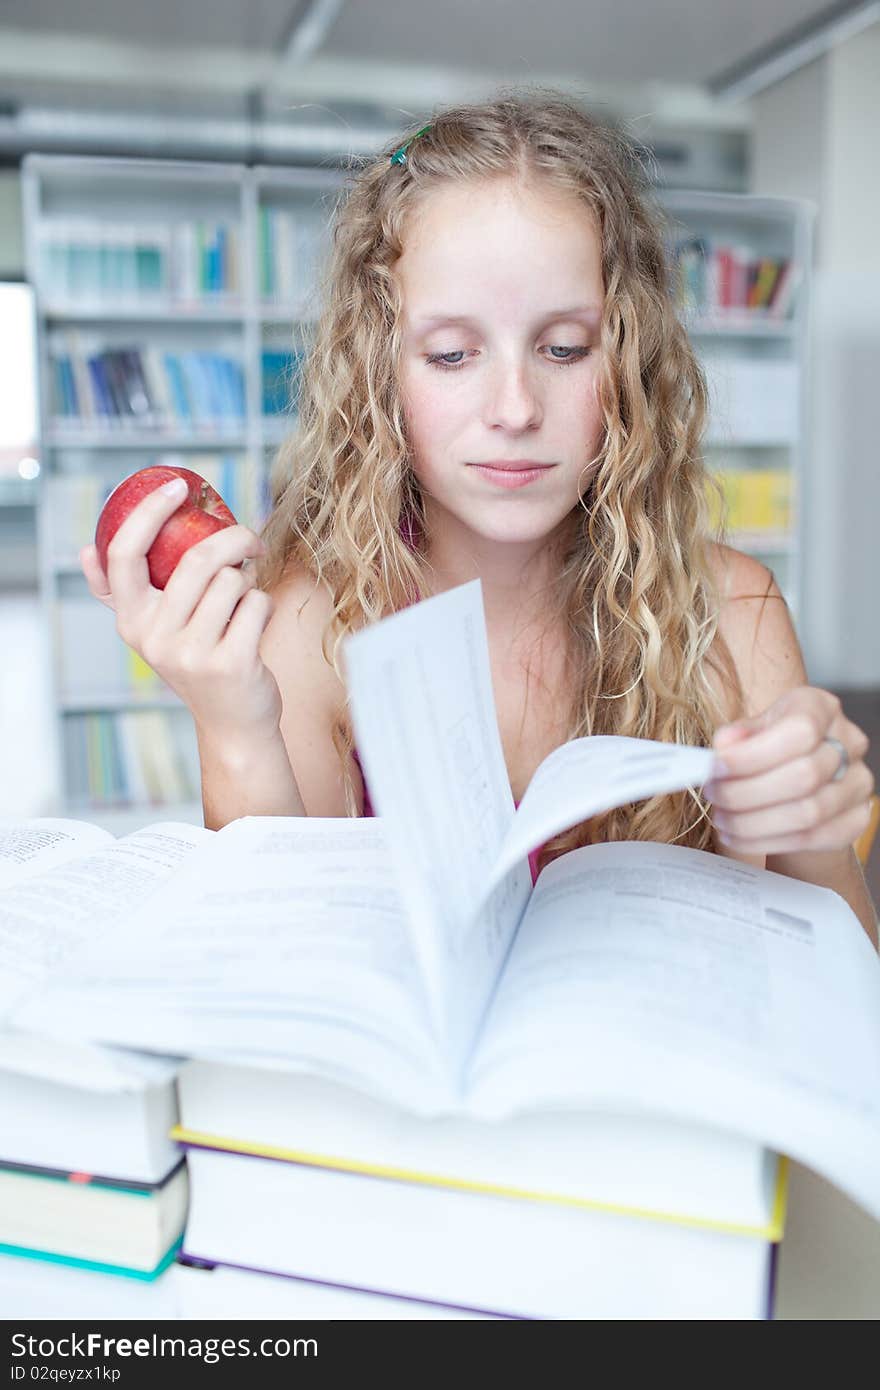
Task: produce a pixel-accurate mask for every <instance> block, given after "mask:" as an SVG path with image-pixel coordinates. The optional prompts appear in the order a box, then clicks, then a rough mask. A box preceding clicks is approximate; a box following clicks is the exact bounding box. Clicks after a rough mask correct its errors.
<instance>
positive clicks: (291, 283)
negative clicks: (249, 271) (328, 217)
mask: <svg viewBox="0 0 880 1390" xmlns="http://www.w3.org/2000/svg"><path fill="white" fill-rule="evenodd" d="M324 236H325V223H324V219H323V218H322V217H321V215H320V213H319V212H318V210H317V209H314V208H308V207H305V206H303V207H300V208H297V209H293V208H280V207H268V206H263V207H261V208H260V211H259V238H258V257H259V273H258V278H259V289H260V296H261V298H262V299H263V300H264V301H267V302H268V301H272V300H274V301H276V302H277V303H279V304H282V305H296V304H298V303H299V302H300V301H301V300H303V299H305V297H306V296H307V295H308V294H309V293H310V292H311V291H312V289H313V288H314V283H315V273H316V269H317V262H318V257H319V254H320V249H321V244H322V242H323V240H324Z"/></svg>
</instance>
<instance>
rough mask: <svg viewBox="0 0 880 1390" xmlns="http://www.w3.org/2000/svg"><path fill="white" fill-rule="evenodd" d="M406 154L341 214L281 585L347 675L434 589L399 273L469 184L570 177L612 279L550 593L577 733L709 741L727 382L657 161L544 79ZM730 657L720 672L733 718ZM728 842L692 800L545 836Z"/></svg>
mask: <svg viewBox="0 0 880 1390" xmlns="http://www.w3.org/2000/svg"><path fill="white" fill-rule="evenodd" d="M414 133H415V129H414V131H413V134H414ZM404 138H405V137H404ZM399 143H400V142H398V144H399ZM395 148H396V146H389V147H388V148H387V149H386V150H384V151H382V152H381V153H380V154H379V155H378V156H376V157H375V158H372V159H369V160H366V161H361V162H356V161H353V162H352V165H351V166H350V168H351V170H353V172H354V174H355V177H353V178H351V179H349V181H348V186H347V187H345V188H344V189H343V192H342V194H341V196H340V199H339V202H338V205H337V207H336V209H335V216H334V221H333V235H332V245H331V248H330V252H329V258H328V260H327V262H326V264H325V267H324V271H323V275H322V277H321V290H322V312H321V314H320V317H319V319H318V322H317V326H316V330H315V334H314V340H313V343H312V346H311V349H310V352H309V354H308V356H307V360H306V364H305V367H304V370H303V375H302V378H301V382H300V393H299V418H298V427H297V429H296V432H295V434H294V435H292V436H291V438H290V439H289V440H288V441H287V443H286V444H285V445H284V446H283V448H282V450H281V452H280V454H279V456H278V460H277V464H276V480H277V481H276V496H275V498H274V508H273V512H272V515H271V516H270V518H269V520H268V522H267V523H266V525H265V527H264V529H263V539H264V541H265V543H266V546H267V553H266V555H265V557H264V558H263V560H262V561H261V564H260V568H259V571H258V573H259V582H260V584H261V586H262V587H264V588H266V589H270V590H271V589H272V588H274V587H276V586H277V585H279V584H280V583H281V582H282V580H283V578H284V576H285V573H286V571H287V569H288V566H290V565H291V564H292V563H294V562H295V563H296V565H297V566H299V567H304V568H306V569H307V570H308V571H309V572H311V573H312V574H313V575H314V576H315V579H316V581H320V580H323V581H324V582H325V583H326V585H327V586H328V588H329V591H330V593H331V594H332V599H333V611H332V616H331V619H330V621H329V624H328V627H327V630H326V632H325V637H324V655H325V658H326V659H327V660H328V662H330V663H331V664H332V665H333V667H334V669H335V670H336V671H337V674H338V675H339V677H340V679H343V670H342V664H341V659H340V643H341V642H342V640H343V639H344V638H345V637H346V636H347V635H348V634H349V633H350V632H352V631H354V630H356V629H358V628H360V627H362V626H364V625H365V624H368V623H373V622H375V621H377V620H378V619H380V618H382V617H384V616H386V615H388V614H389V613H392V612H395V611H396V610H398V609H400V608H401V607H404V606H406V605H407V604H409V603H411V602H413V601H414V600H415V599H416V598H417V596H418V595H419V594H420V593H425V592H428V591H429V590H428V588H427V579H428V575H429V572H430V571H429V568H428V565H427V561H426V558H425V555H424V548H423V535H422V531H421V527H422V523H423V520H424V513H423V510H422V501H421V497H420V493H419V487H418V483H417V481H416V479H415V477H414V474H413V471H412V469H411V467H410V450H409V445H408V442H407V432H406V426H405V419H404V413H403V404H402V400H401V394H400V390H399V384H398V372H397V364H398V361H399V354H400V347H401V302H400V294H399V289H398V285H397V282H396V279H395V263H396V262H397V260H398V258H399V257H400V256H401V254H402V251H403V246H404V239H405V233H406V228H407V223H408V221H409V219H410V217H411V215H412V213H413V211H414V209H415V208H416V207H418V206H419V205H420V204H421V203H422V202H423V201H424V200H425V198H427V197H428V196H429V195H430V193H431V192H432V190H434V189H436V188H439V187H442V186H443V185H444V184H446V183H448V182H449V181H455V182H456V183H458V184H460V183H462V182H464V181H467V180H483V179H489V178H492V179H497V178H499V177H508V178H510V179H513V180H516V181H519V182H525V183H526V184H528V185H529V186H534V185H535V184H538V185H545V186H546V185H550V186H551V187H552V188H554V189H557V190H560V191H562V192H565V193H568V194H571V195H573V196H574V197H575V198H577V199H578V200H579V201H580V202H581V203H582V204H583V205H584V206H585V207H586V208H587V209H589V210H590V211H591V212H592V214H593V218H594V221H595V224H596V226H597V228H598V232H599V236H600V239H601V250H602V271H603V279H604V288H605V301H604V309H603V316H602V324H601V348H602V353H601V366H600V375H599V380H598V386H597V391H598V400H599V403H600V408H601V413H602V418H603V422H604V432H603V437H602V442H601V447H600V451H599V454H598V456H597V458H596V460H595V465H594V467H593V468H592V469H591V470H590V471H589V482H588V484H587V491H586V492H585V494H584V495H583V496H582V497H581V500H580V503H579V505H578V506H576V507H575V508H574V510H573V512H572V514H571V518H570V527H569V534H568V539H567V543H566V544H565V546H564V552H563V563H562V564H561V566H560V568H559V572H558V574H557V577H556V580H555V584H554V592H553V594H552V595H551V596H550V597H551V599H552V605H553V611H554V612H555V613H558V614H560V615H561V616H562V617H563V618H564V628H565V633H566V640H567V654H566V670H567V673H568V681H567V689H568V691H569V692H570V708H569V710H568V711H567V723H568V737H569V738H578V737H581V736H584V735H590V734H629V735H632V736H634V737H638V738H646V739H660V740H662V741H665V742H669V743H689V744H697V745H701V746H706V747H707V746H709V745H710V744H711V740H712V735H713V732H714V730H715V729H716V728H717V727H718V725H719V724H720V723H723V722H725V721H726V720H727V719H732V718H736V717H739V715H740V713H742V712H743V697H742V690H741V688H740V684H739V681H738V678H737V674H736V668H735V666H734V663H733V660H732V658H731V655H730V652H729V651H728V649H727V647H726V645H725V644H724V642H723V640H722V639H721V635H720V633H719V631H718V613H719V608H720V597H721V596H720V593H719V588H718V583H717V580H716V577H715V569H714V567H713V564H712V560H711V556H710V544H711V542H712V540H713V539H714V540H718V539H721V537H722V534H723V531H722V529H721V528H720V527H719V528H716V529H714V530H713V528H712V525H711V521H710V518H711V512H712V508H711V504H710V497H709V493H710V490H711V489H714V490H715V493H716V498H715V502H716V507H715V510H716V514H718V515H723V501H722V495H721V488H720V485H719V484H718V483H717V481H716V480H714V479H713V478H711V476H710V475H709V474H708V472H707V470H706V468H705V465H704V463H703V459H702V454H701V449H700V440H701V436H702V432H703V428H704V423H705V417H706V386H705V381H704V378H703V374H702V372H701V369H700V367H699V365H698V363H697V360H696V358H695V355H694V352H693V350H692V348H691V345H690V342H689V340H688V337H687V334H686V332H685V331H684V329H683V327H682V325H681V323H680V321H679V318H678V316H677V313H676V311H675V306H674V300H673V294H672V287H671V271H670V264H669V260H668V257H667V253H666V250H665V245H664V223H663V218H662V215H661V213H660V211H659V210H658V209H657V208H656V207H655V206H653V204H652V202H651V199H650V197H649V194H648V178H647V173H646V166H645V157H644V155H645V152H644V151H640V149H639V147H637V146H636V145H635V144H634V143H633V142H632V141H630V140H629V139H628V138H626V137H625V136H624V135H622V134H621V133H620V132H618V131H616V130H615V129H613V128H612V127H610V126H608V125H607V124H605V123H603V122H601V121H599V120H597V119H595V118H594V117H592V116H590V115H588V114H587V113H586V112H584V111H583V110H581V109H580V108H579V107H578V106H577V105H576V104H574V103H573V102H572V101H570V100H568V99H567V98H565V97H563V96H561V95H560V94H559V93H557V92H552V91H551V92H547V91H545V90H542V89H534V88H532V89H526V90H524V89H518V90H516V91H502V92H501V93H500V94H498V95H497V96H496V97H494V98H493V99H491V100H487V101H485V102H482V103H477V104H468V105H460V106H449V107H446V108H444V109H442V110H439V111H437V112H435V114H434V115H433V117H432V120H431V125H430V127H429V128H428V129H427V130H426V131H425V132H424V133H422V134H421V135H420V136H419V138H418V139H416V140H414V141H413V143H412V144H410V145H409V147H408V149H407V152H406V162H405V165H404V166H402V167H401V166H400V165H399V164H394V165H391V164H390V163H389V160H390V156H391V154H392V153H393V152H394V150H395ZM709 666H712V667H714V668H715V670H716V671H717V673H718V674H719V675H720V677H721V681H722V689H723V691H724V705H723V708H722V707H721V706H720V704H719V697H718V695H717V693H716V688H715V687H714V686H713V684H712V682H711V681H710V679H709V672H708V669H707V668H708V667H709ZM334 743H335V746H336V749H337V752H338V753H339V756H340V759H341V761H342V765H343V777H344V784H345V788H346V807H347V810H348V813H349V814H350V815H356V814H358V804H357V798H356V792H355V784H354V781H353V777H352V771H351V766H350V764H351V759H350V754H351V750H352V736H351V728H350V722H349V721H347V719H343V721H341V722H340V724H339V725H338V727H337V728H336V730H335V731H334ZM711 835H712V827H711V824H710V821H709V816H708V807H707V803H706V801H705V799H704V797H703V796H702V795H701V793H700V792H699V791H698V790H687V791H684V792H680V793H676V794H674V795H667V796H658V797H653V798H651V799H649V800H647V801H643V802H640V803H636V804H632V805H627V806H623V807H620V808H619V809H617V810H613V811H610V812H608V813H607V814H604V815H599V816H595V817H593V818H592V819H591V820H590V821H587V822H585V823H583V824H581V825H578V826H575V827H574V828H573V829H571V830H569V831H567V832H566V833H565V834H562V835H559V836H557V837H556V838H555V839H554V840H552V841H551V842H550V843H549V844H548V845H546V846H544V848H543V850H542V852H541V856H540V859H539V864H540V866H541V867H543V865H544V864H546V863H547V862H549V861H550V860H551V859H553V858H556V857H557V856H558V855H560V854H562V853H564V852H565V851H566V850H569V849H572V848H574V847H575V846H577V845H582V844H588V843H596V842H599V841H607V840H632V839H635V840H655V841H662V842H665V843H675V844H683V845H689V846H691V847H694V848H698V849H709V848H712V843H711Z"/></svg>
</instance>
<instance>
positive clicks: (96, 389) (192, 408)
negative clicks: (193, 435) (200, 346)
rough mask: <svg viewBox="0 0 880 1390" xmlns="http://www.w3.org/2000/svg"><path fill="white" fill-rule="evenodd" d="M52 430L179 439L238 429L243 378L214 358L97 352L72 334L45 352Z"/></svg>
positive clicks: (154, 351) (228, 362) (144, 349)
mask: <svg viewBox="0 0 880 1390" xmlns="http://www.w3.org/2000/svg"><path fill="white" fill-rule="evenodd" d="M49 350H50V354H51V365H52V388H53V396H52V414H53V417H54V421H55V425H56V427H61V428H62V429H67V430H70V429H71V428H72V427H83V426H87V427H90V428H97V429H113V430H125V429H127V430H129V431H145V432H146V431H150V430H156V431H164V432H166V433H167V432H169V431H171V430H174V431H175V432H184V431H186V430H193V431H202V432H205V431H207V430H211V431H220V430H227V431H232V430H236V429H240V428H241V427H242V425H243V423H244V418H245V415H246V404H245V387H244V371H243V368H242V364H241V362H240V360H239V359H238V358H237V357H234V356H232V355H230V354H228V353H220V352H198V351H188V352H169V351H162V350H160V349H159V348H157V347H151V346H145V345H142V344H139V343H134V344H131V345H129V346H125V347H101V346H100V345H99V344H98V343H97V342H94V341H86V340H84V339H82V338H81V337H80V335H79V334H78V333H77V332H76V331H74V330H68V331H65V332H63V333H56V334H54V335H53V336H52V338H51V340H50V344H49Z"/></svg>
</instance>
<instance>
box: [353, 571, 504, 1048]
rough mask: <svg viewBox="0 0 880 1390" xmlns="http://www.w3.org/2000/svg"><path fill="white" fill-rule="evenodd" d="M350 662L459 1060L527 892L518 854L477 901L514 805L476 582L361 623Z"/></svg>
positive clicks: (440, 1020)
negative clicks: (479, 907) (367, 625)
mask: <svg viewBox="0 0 880 1390" xmlns="http://www.w3.org/2000/svg"><path fill="white" fill-rule="evenodd" d="M345 661H346V676H347V681H348V688H349V692H350V695H351V707H352V715H353V725H354V731H355V738H356V740H357V747H358V753H359V756H360V758H361V761H362V764H363V766H364V771H365V775H366V780H367V785H368V787H369V789H370V793H371V796H372V799H373V802H374V805H375V806H376V809H377V810H378V812H379V814H380V815H381V817H382V819H383V822H384V823H385V824H386V826H387V833H388V839H389V843H390V845H391V849H392V852H393V854H394V861H395V867H396V870H397V875H398V880H399V882H400V889H401V895H402V897H403V900H404V902H405V904H406V908H407V915H408V918H409V920H410V924H411V928H412V931H413V940H414V942H415V947H416V951H417V953H418V958H419V962H420V965H421V968H422V971H423V974H424V976H425V979H426V982H427V985H428V989H429V991H430V998H431V1005H432V1016H433V1017H434V1019H435V1020H436V1023H437V1026H438V1030H439V1032H440V1034H441V1036H443V1037H444V1038H445V1039H446V1042H447V1045H448V1047H449V1049H450V1052H451V1055H452V1056H453V1058H454V1059H456V1060H458V1061H463V1058H464V1055H465V1053H466V1052H467V1050H468V1049H469V1047H470V1044H471V1041H472V1039H473V1034H474V1031H475V1029H476V1026H477V1023H478V1020H479V1018H480V1016H481V1014H482V1012H483V1010H484V1008H485V1006H486V1002H487V1000H488V998H489V996H490V994H491V990H492V988H493V986H494V982H495V980H496V978H497V975H498V972H499V970H500V969H501V966H502V963H503V961H504V958H505V956H506V954H507V951H508V949H509V946H510V942H511V939H512V937H513V934H514V932H515V931H516V926H517V923H518V921H519V918H520V916H521V915H522V912H523V910H524V908H525V905H526V902H527V901H528V896H529V893H530V891H531V874H530V872H529V866H528V860H527V859H523V861H522V862H521V863H520V864H517V865H514V866H513V868H512V870H511V872H510V873H509V874H508V875H507V876H506V877H505V878H504V880H503V881H502V882H500V883H499V885H498V886H497V888H496V889H495V891H494V893H493V894H492V895H491V896H490V897H489V898H488V899H487V900H485V901H484V899H485V894H484V891H483V890H484V884H485V877H486V872H487V869H488V868H489V866H490V865H491V863H492V862H493V860H494V859H495V857H496V856H497V854H498V852H499V849H500V847H501V844H502V843H503V840H504V836H505V834H506V833H507V831H508V829H509V827H510V824H511V821H512V820H513V814H514V805H513V793H512V792H511V789H510V782H509V779H508V776H507V768H506V766H505V762H504V751H503V749H502V746H501V736H500V734H499V731H498V720H497V716H496V713H495V700H494V695H493V690H492V674H491V669H490V665H489V649H488V642H487V637H486V623H485V617H484V613H483V601H482V590H481V586H480V582H479V580H475V581H473V582H472V583H470V584H462V585H459V586H458V587H457V588H455V589H451V590H449V591H448V592H446V593H443V594H439V595H437V596H436V597H435V598H430V599H426V600H424V601H423V602H422V603H418V604H414V605H413V606H412V607H411V608H407V609H404V610H403V611H402V612H400V613H396V614H395V615H394V616H393V617H390V618H387V619H385V620H384V621H383V622H380V623H377V624H375V625H374V626H373V627H370V628H367V629H365V630H364V631H363V632H359V633H357V634H356V635H355V636H353V637H351V638H349V639H348V641H347V642H346V644H345ZM481 901H483V908H482V910H481V912H480V914H479V917H475V913H476V908H477V904H478V903H480V902H481Z"/></svg>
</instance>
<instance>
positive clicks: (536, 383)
mask: <svg viewBox="0 0 880 1390" xmlns="http://www.w3.org/2000/svg"><path fill="white" fill-rule="evenodd" d="M396 272H397V275H398V277H399V285H400V289H401V294H402V306H403V324H402V329H403V337H402V351H401V365H400V373H401V378H400V380H401V389H402V392H403V400H404V410H405V416H406V421H407V430H408V436H409V441H410V445H411V449H412V463H413V468H414V471H415V474H416V477H417V478H418V481H419V484H420V486H421V490H422V494H423V496H424V498H425V507H426V515H427V518H428V523H429V527H431V528H432V527H433V524H435V523H436V522H438V521H441V522H442V521H443V520H445V521H446V522H447V524H448V523H450V522H454V523H455V524H456V525H457V527H458V528H463V529H465V530H467V531H470V532H471V533H476V534H478V535H479V536H481V537H483V538H485V539H494V540H497V541H508V542H519V543H528V542H530V541H531V542H535V541H540V540H541V539H543V538H544V537H546V536H549V535H550V534H551V533H552V532H553V531H554V530H555V529H556V528H557V527H558V526H559V524H560V523H561V522H562V521H563V519H564V518H565V517H566V516H568V514H569V513H570V512H571V510H572V508H573V507H574V506H576V504H577V502H578V498H579V495H582V494H583V493H584V492H585V491H586V488H587V486H588V482H589V476H590V470H589V469H588V468H587V467H586V466H587V465H588V464H589V463H590V462H591V460H592V459H593V458H594V457H595V455H596V453H597V451H598V448H599V445H600V442H601V438H602V422H601V416H600V411H599V407H598V403H597V399H596V379H597V371H598V365H599V324H600V319H601V313H602V301H603V297H604V291H603V283H602V268H601V254H600V245H599V237H598V233H597V230H596V227H595V225H594V222H593V219H592V217H591V215H590V213H589V212H588V211H587V210H586V209H585V208H584V207H583V206H582V205H581V204H580V203H579V202H577V201H576V200H575V199H574V198H573V197H570V196H568V195H566V194H562V193H559V192H557V191H550V190H549V189H545V190H542V189H541V188H540V187H537V188H531V189H529V188H524V187H520V186H518V185H516V184H514V183H512V182H510V181H508V180H498V181H495V182H491V183H477V184H462V185H450V186H448V187H446V188H443V189H441V190H438V191H436V192H433V193H431V194H430V195H429V196H428V197H427V198H426V200H425V202H424V203H422V204H421V205H420V207H419V208H418V210H417V212H416V213H415V214H414V215H413V218H412V220H411V223H410V225H409V227H408V229H407V235H406V238H405V247H404V252H403V255H402V256H401V257H400V259H399V261H398V262H397V267H396ZM526 462H529V463H532V464H537V465H543V467H542V468H541V470H540V471H539V472H537V473H531V474H530V473H526V472H524V473H522V474H521V475H520V478H519V485H518V486H510V485H509V484H510V483H511V481H515V480H516V474H515V473H511V472H503V471H496V472H491V471H487V470H486V469H485V467H481V465H482V466H485V465H488V464H495V465H498V466H499V468H500V465H502V464H505V463H507V464H515V465H517V467H519V466H520V465H522V464H524V463H526Z"/></svg>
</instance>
